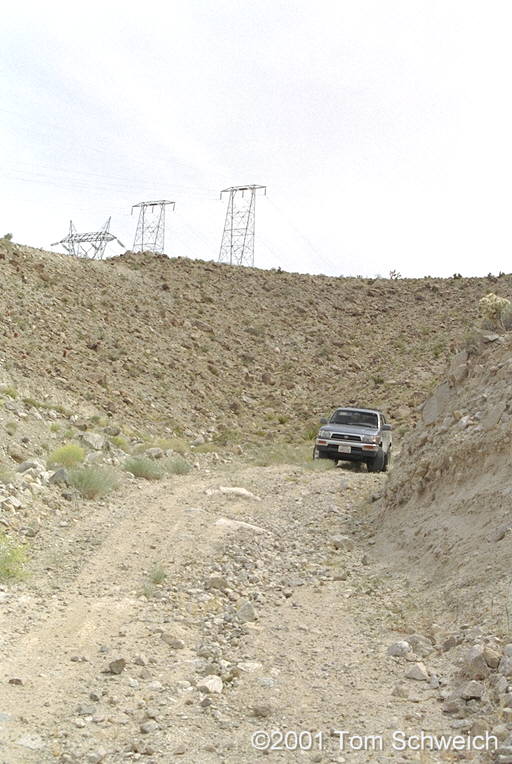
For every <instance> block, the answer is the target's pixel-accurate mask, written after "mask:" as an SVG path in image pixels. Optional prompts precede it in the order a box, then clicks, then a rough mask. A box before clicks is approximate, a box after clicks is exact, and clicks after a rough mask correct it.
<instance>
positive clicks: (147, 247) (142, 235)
mask: <svg viewBox="0 0 512 764" xmlns="http://www.w3.org/2000/svg"><path fill="white" fill-rule="evenodd" d="M168 204H172V208H173V209H174V208H175V206H176V205H175V203H174V202H168V201H167V200H166V199H161V200H160V201H158V202H139V203H138V204H134V205H133V207H132V215H133V210H134V207H140V211H139V220H138V222H137V230H136V231H135V239H134V241H133V251H134V252H155V253H157V254H160V255H161V254H163V251H164V244H165V208H166V206H167V205H168Z"/></svg>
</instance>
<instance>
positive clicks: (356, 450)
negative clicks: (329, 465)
mask: <svg viewBox="0 0 512 764" xmlns="http://www.w3.org/2000/svg"><path fill="white" fill-rule="evenodd" d="M340 446H341V450H340ZM316 448H317V449H318V451H319V453H321V454H323V455H324V457H327V458H328V459H334V460H336V461H340V460H343V461H348V462H363V461H364V462H367V461H368V460H369V459H374V458H375V457H376V455H377V451H378V450H379V446H378V445H377V444H376V443H363V442H362V441H361V442H354V441H340V440H324V439H323V438H317V439H316Z"/></svg>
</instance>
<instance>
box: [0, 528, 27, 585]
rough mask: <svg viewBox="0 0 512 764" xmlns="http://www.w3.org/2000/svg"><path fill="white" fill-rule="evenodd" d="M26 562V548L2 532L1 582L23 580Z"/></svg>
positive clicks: (0, 547)
mask: <svg viewBox="0 0 512 764" xmlns="http://www.w3.org/2000/svg"><path fill="white" fill-rule="evenodd" d="M26 560H27V555H26V552H25V547H24V546H23V545H22V544H18V543H17V542H16V541H14V539H11V538H9V536H7V535H6V534H5V533H4V532H3V531H0V581H9V580H13V579H20V578H23V576H24V572H25V563H26Z"/></svg>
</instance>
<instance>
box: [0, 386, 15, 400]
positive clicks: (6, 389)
mask: <svg viewBox="0 0 512 764" xmlns="http://www.w3.org/2000/svg"><path fill="white" fill-rule="evenodd" d="M0 393H1V394H2V395H5V396H7V398H17V397H18V392H17V390H16V388H15V387H11V386H10V385H1V386H0Z"/></svg>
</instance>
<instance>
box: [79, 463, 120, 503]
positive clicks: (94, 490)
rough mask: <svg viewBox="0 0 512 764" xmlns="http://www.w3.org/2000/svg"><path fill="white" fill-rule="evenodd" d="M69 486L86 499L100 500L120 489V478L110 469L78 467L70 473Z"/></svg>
mask: <svg viewBox="0 0 512 764" xmlns="http://www.w3.org/2000/svg"><path fill="white" fill-rule="evenodd" d="M69 484H70V485H71V486H73V488H76V490H77V491H78V492H79V494H80V495H81V496H83V497H84V499H99V498H101V497H102V496H106V495H107V494H108V493H110V492H111V491H113V490H115V489H116V488H117V487H118V485H119V476H118V475H117V474H116V472H114V470H112V469H109V468H108V467H92V466H91V467H77V468H76V469H73V470H71V471H70V473H69Z"/></svg>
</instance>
